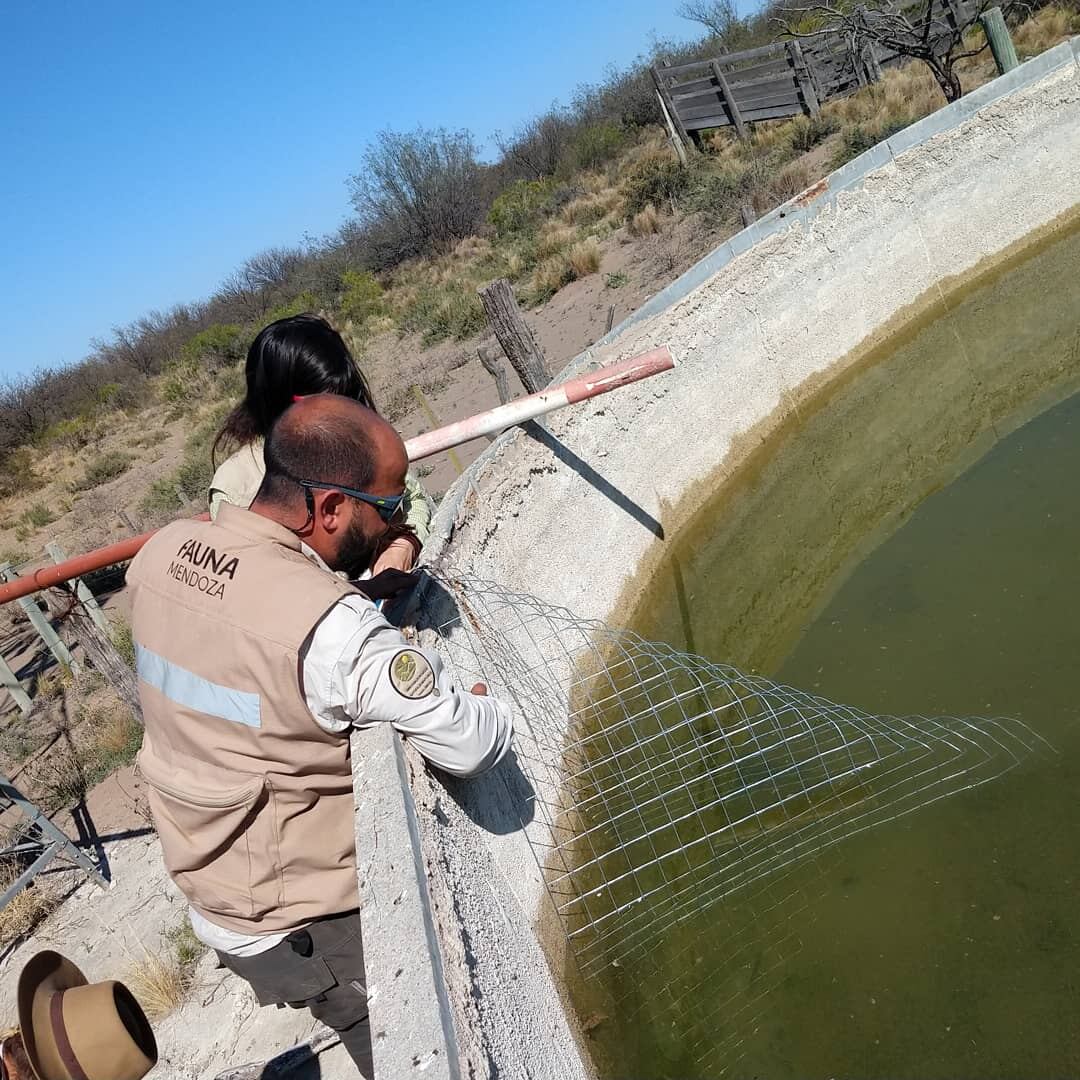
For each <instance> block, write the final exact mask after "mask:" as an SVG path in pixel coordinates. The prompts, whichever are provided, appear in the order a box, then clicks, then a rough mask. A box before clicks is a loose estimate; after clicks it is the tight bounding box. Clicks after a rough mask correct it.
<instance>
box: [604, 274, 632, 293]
mask: <svg viewBox="0 0 1080 1080" xmlns="http://www.w3.org/2000/svg"><path fill="white" fill-rule="evenodd" d="M629 280H630V277H629V275H628V274H627V273H626V272H625V271H623V270H616V271H615V272H614V273H613V274H605V275H604V284H605V285H606V286H607V287H608V288H609V289H621V288H622V287H623V286H624V285H625V284H626V283H627V282H628V281H629Z"/></svg>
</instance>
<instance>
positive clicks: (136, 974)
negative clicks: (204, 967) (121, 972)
mask: <svg viewBox="0 0 1080 1080" xmlns="http://www.w3.org/2000/svg"><path fill="white" fill-rule="evenodd" d="M143 954H144V955H143V958H142V959H141V960H139V961H137V962H136V963H135V965H134V967H132V968H131V970H130V971H128V973H127V974H126V975H125V976H124V979H123V981H124V982H125V983H126V984H127V985H128V987H129V989H130V990H131V992H132V993H133V994H134V995H135V997H136V998H137V999H138V1001H139V1004H140V1005H141V1006H142V1007H143V1010H144V1011H145V1012H146V1015H147V1016H148V1017H149V1018H150V1019H151V1020H160V1019H161V1018H162V1017H163V1016H168V1015H169V1013H171V1012H173V1011H174V1010H176V1009H178V1008H179V1007H180V1006H181V1005H183V1003H184V1002H185V1001H186V1000H187V996H188V994H189V993H190V991H191V986H192V982H193V981H194V979H193V975H194V973H193V971H192V966H191V965H190V964H184V963H181V961H180V959H179V957H178V956H177V955H176V954H175V952H173V951H171V950H170V951H169V952H167V953H164V954H161V953H152V952H150V950H149V949H147V948H145V947H144V948H143Z"/></svg>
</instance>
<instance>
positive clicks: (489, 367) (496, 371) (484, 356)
mask: <svg viewBox="0 0 1080 1080" xmlns="http://www.w3.org/2000/svg"><path fill="white" fill-rule="evenodd" d="M476 355H477V356H479V357H480V363H481V365H482V366H483V368H484V370H485V371H486V372H487V373H488V374H489V375H490V376H491V377H492V378H493V379H494V380H495V390H496V392H497V393H498V395H499V404H500V405H506V404H507V403H509V401H510V400H511V398H510V383H509V380H508V379H507V378H506V368H504V367H503V366H502V364H501V363H500V362H499V361H498V360H497V359H496V358H495V357H494V356H492V355H491V350H490V349H489V348H488V347H487V346H486V345H479V346H477V349H476Z"/></svg>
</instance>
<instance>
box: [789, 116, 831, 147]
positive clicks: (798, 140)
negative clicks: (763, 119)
mask: <svg viewBox="0 0 1080 1080" xmlns="http://www.w3.org/2000/svg"><path fill="white" fill-rule="evenodd" d="M838 129H839V124H837V122H836V120H835V119H833V117H831V116H826V115H824V114H821V113H819V114H818V115H817V116H814V117H811V118H807V117H805V116H798V117H796V118H795V119H794V120H793V121H792V123H791V131H790V134H789V136H788V137H789V138H790V140H791V147H792V149H793V150H796V151H797V152H798V153H800V154H805V153H808V152H809V151H811V150H813V149H814V147H815V146H817V145H818V143H822V142H824V141H825V140H826V139H827V138H828V137H829V136H830V135H831V134H832V133H833V132H834V131H837V130H838Z"/></svg>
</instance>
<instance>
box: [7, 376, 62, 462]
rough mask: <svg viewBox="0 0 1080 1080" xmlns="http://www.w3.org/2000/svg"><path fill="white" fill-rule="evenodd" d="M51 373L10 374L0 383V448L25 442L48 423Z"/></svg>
mask: <svg viewBox="0 0 1080 1080" xmlns="http://www.w3.org/2000/svg"><path fill="white" fill-rule="evenodd" d="M54 377H55V376H54V373H53V372H52V371H48V370H45V369H39V370H37V371H35V372H33V374H30V375H26V374H23V375H9V376H7V377H6V378H4V379H3V380H2V381H0V446H3V447H4V448H5V449H6V448H10V447H12V446H16V445H18V444H19V443H28V442H30V441H31V440H32V439H33V438H34V437H35V436H36V435H39V434H40V433H41V432H42V431H44V430H45V428H46V427H47V426H48V423H49V387H50V384H51V383H52V381H53V379H54Z"/></svg>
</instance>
